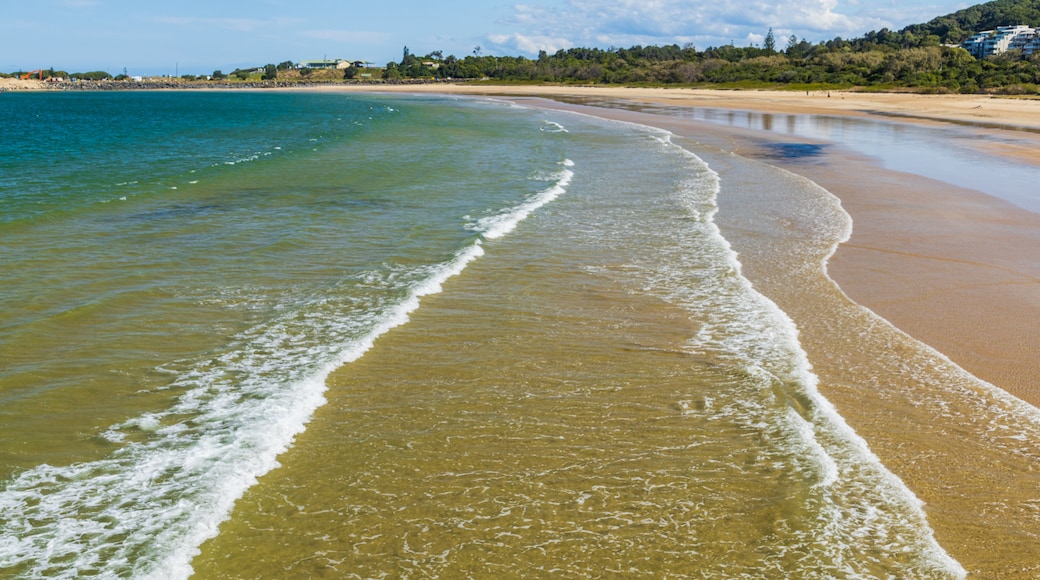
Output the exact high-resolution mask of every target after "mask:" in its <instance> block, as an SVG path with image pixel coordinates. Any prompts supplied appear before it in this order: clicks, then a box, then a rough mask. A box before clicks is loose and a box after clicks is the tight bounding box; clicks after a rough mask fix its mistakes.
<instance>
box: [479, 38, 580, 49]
mask: <svg viewBox="0 0 1040 580" xmlns="http://www.w3.org/2000/svg"><path fill="white" fill-rule="evenodd" d="M487 40H488V43H489V45H490V46H489V48H491V49H493V50H494V51H495V52H500V53H504V54H516V53H517V52H519V53H523V54H537V53H538V52H539V51H541V50H544V51H545V52H547V53H549V54H552V53H554V52H556V51H558V50H561V49H567V48H571V47H573V46H574V43H573V42H571V41H569V40H567V39H566V38H562V37H550V36H528V35H524V34H491V35H488V37H487Z"/></svg>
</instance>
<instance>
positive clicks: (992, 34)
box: [961, 24, 1040, 59]
mask: <svg viewBox="0 0 1040 580" xmlns="http://www.w3.org/2000/svg"><path fill="white" fill-rule="evenodd" d="M961 48H963V49H964V50H967V51H968V52H970V53H971V54H972V56H974V57H975V58H979V59H981V58H987V57H990V56H994V55H998V54H1001V53H1004V52H1007V51H1009V50H1021V51H1022V52H1023V54H1026V55H1030V54H1032V53H1033V52H1035V51H1037V50H1040V31H1038V30H1037V29H1035V28H1031V27H1029V26H1024V25H1021V24H1018V25H1015V26H1001V27H998V28H997V29H996V30H984V31H982V32H979V33H977V34H975V35H974V36H972V37H971V38H969V39H968V40H965V41H964V42H963V43H962V44H961Z"/></svg>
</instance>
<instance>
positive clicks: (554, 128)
mask: <svg viewBox="0 0 1040 580" xmlns="http://www.w3.org/2000/svg"><path fill="white" fill-rule="evenodd" d="M539 130H540V131H543V132H545V133H569V132H570V131H568V130H567V128H566V127H564V126H563V125H561V124H559V123H556V122H555V121H545V124H543V125H542V127H541V129H539Z"/></svg>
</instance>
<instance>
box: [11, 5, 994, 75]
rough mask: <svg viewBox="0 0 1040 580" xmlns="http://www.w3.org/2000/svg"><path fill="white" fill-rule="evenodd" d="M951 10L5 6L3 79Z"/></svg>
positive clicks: (523, 45)
mask: <svg viewBox="0 0 1040 580" xmlns="http://www.w3.org/2000/svg"><path fill="white" fill-rule="evenodd" d="M972 3H974V2H964V1H959V0H958V1H955V0H898V1H897V0H881V1H874V0H778V1H773V2H766V1H762V0H524V1H522V2H519V3H512V2H498V1H495V0H441V1H440V2H429V1H423V2H419V1H416V0H391V1H390V2H387V3H386V4H384V3H383V2H381V1H379V0H367V1H361V0H4V7H3V9H2V14H3V18H2V23H0V71H4V72H11V71H15V70H32V69H37V68H50V67H53V68H55V69H59V70H65V71H68V72H86V71H91V70H104V71H108V72H110V73H111V74H113V75H115V74H119V73H121V72H123V70H124V69H126V70H127V72H129V73H130V74H132V75H133V74H141V75H157V74H169V75H174V74H208V73H211V72H213V71H214V70H217V69H219V70H222V71H224V72H230V71H231V70H234V69H235V68H238V67H247V66H257V65H264V64H267V63H275V64H277V63H280V62H283V61H287V60H291V61H299V60H307V59H320V58H323V57H328V58H344V59H350V60H367V61H371V62H373V63H376V64H378V65H383V64H386V63H387V62H388V61H391V60H395V61H396V60H400V59H401V55H402V51H403V48H404V47H405V46H407V47H408V48H409V49H410V50H411V52H413V53H416V54H419V55H424V54H428V53H430V52H433V51H437V50H439V51H442V52H443V53H444V55H445V56H447V55H449V54H454V55H456V56H458V57H463V56H466V55H469V54H472V53H473V52H474V50H475V49H476V48H477V47H480V50H481V52H482V53H483V54H493V55H514V56H515V55H523V56H536V55H537V53H538V51H539V50H545V51H547V52H550V53H552V52H555V51H557V50H559V49H561V48H571V47H575V46H580V47H598V48H609V47H611V46H615V47H630V46H633V45H637V44H640V45H663V44H679V45H683V44H686V43H692V44H693V45H694V46H696V47H697V48H698V49H705V48H707V47H709V46H721V45H724V44H729V43H731V42H732V43H733V44H735V45H737V46H748V45H750V44H761V42H762V40H763V38H764V36H765V34H766V32H767V31H768V30H769V28H772V29H773V31H774V34H775V35H776V38H777V45H778V46H779V47H781V48H782V47H783V46H784V45H785V44H786V39H787V38H788V37H790V36H791V35H792V34H794V35H796V36H797V37H798V38H804V39H806V40H808V41H810V42H818V41H820V40H828V39H831V38H834V37H836V36H841V37H844V38H852V37H856V36H860V35H862V34H863V33H865V32H867V31H870V30H878V29H881V28H884V27H888V28H891V29H899V28H902V27H903V26H906V25H907V24H914V23H918V22H925V21H928V20H930V19H932V18H934V17H936V16H940V15H943V14H948V13H950V12H954V11H956V10H959V9H961V8H964V7H966V6H969V5H971V4H972Z"/></svg>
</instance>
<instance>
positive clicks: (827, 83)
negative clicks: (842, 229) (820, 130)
mask: <svg viewBox="0 0 1040 580" xmlns="http://www.w3.org/2000/svg"><path fill="white" fill-rule="evenodd" d="M476 52H477V51H475V54H473V55H469V56H466V57H465V58H456V57H454V56H447V57H442V56H441V54H440V53H438V52H434V53H430V54H427V55H425V56H421V57H420V56H416V55H413V54H411V53H409V52H408V51H407V49H406V51H405V55H404V58H402V60H401V61H400V62H390V63H388V64H387V67H386V69H385V71H384V78H386V79H389V80H393V79H414V78H438V79H489V80H494V81H511V82H547V83H586V84H587V83H594V84H626V85H720V86H748V87H751V86H767V85H786V86H790V87H791V88H799V87H803V86H804V87H813V86H816V87H834V88H841V87H854V86H856V87H875V88H878V89H885V88H890V89H897V88H916V89H922V90H926V91H933V92H965V93H973V92H979V91H1003V92H1037V88H1038V86H1040V54H1034V55H1032V56H1030V57H1028V58H1026V57H1023V56H1022V55H1021V54H1015V53H1013V52H1009V53H1005V54H1002V55H999V56H997V57H994V58H990V59H985V60H977V59H975V58H974V57H973V56H971V54H969V53H968V52H967V51H966V50H964V49H962V48H959V47H952V46H947V45H944V44H943V43H942V42H941V40H940V37H938V36H937V35H933V34H923V35H922V34H921V33H914V32H912V31H909V30H905V31H900V32H893V31H889V30H884V29H883V30H881V31H877V32H871V33H868V34H867V35H866V36H864V37H863V38H859V39H855V40H843V39H841V38H835V39H833V40H829V41H826V42H820V43H817V44H811V43H809V42H806V41H805V40H804V39H802V40H799V39H797V38H794V37H791V38H788V39H787V41H786V43H785V46H784V47H783V48H777V46H776V40H775V38H774V37H773V34H772V31H770V32H769V33H768V34H767V35H766V37H765V42H764V43H763V44H762V45H761V46H749V47H737V46H733V45H726V46H720V47H711V48H708V49H706V50H697V49H696V48H694V47H693V46H690V45H687V46H683V47H680V46H678V45H668V46H634V47H631V48H610V49H597V48H572V49H567V50H560V51H557V52H556V53H554V54H547V53H545V52H541V53H540V54H539V55H538V58H536V59H528V58H525V57H522V56H482V55H480V54H477V53H476Z"/></svg>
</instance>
